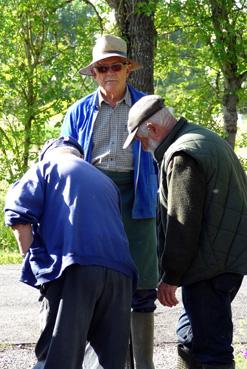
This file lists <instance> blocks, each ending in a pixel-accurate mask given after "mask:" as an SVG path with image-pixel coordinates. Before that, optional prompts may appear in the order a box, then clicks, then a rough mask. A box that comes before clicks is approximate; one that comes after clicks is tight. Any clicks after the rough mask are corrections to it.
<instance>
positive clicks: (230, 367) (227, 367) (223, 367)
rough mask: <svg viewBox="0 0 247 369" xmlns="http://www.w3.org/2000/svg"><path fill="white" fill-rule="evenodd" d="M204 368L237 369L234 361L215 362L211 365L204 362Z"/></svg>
mask: <svg viewBox="0 0 247 369" xmlns="http://www.w3.org/2000/svg"><path fill="white" fill-rule="evenodd" d="M203 369H235V362H234V361H232V362H231V363H229V364H223V365H222V364H214V365H209V364H204V365H203Z"/></svg>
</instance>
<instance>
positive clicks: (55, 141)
mask: <svg viewBox="0 0 247 369" xmlns="http://www.w3.org/2000/svg"><path fill="white" fill-rule="evenodd" d="M64 146H72V147H75V148H76V149H77V150H78V151H79V153H80V154H81V155H82V156H83V148H82V147H81V145H80V144H79V143H78V142H77V141H76V140H75V139H74V138H73V137H71V136H61V137H58V138H51V139H50V140H48V141H46V142H45V144H44V146H43V147H42V149H41V150H40V153H39V160H43V159H44V156H45V154H47V153H48V152H49V151H50V150H53V149H55V148H57V147H64Z"/></svg>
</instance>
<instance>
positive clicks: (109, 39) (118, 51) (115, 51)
mask: <svg viewBox="0 0 247 369" xmlns="http://www.w3.org/2000/svg"><path fill="white" fill-rule="evenodd" d="M111 56H120V57H121V58H124V59H126V61H128V63H129V64H130V67H131V71H133V70H137V69H140V68H142V66H141V64H139V63H137V62H136V61H134V60H131V59H129V58H128V57H127V44H126V42H125V41H124V40H123V39H122V38H120V37H117V36H112V35H105V36H102V37H100V38H98V39H97V40H96V43H95V46H94V48H93V60H92V62H91V63H90V64H89V65H88V66H87V67H85V68H82V69H80V70H79V73H80V74H84V75H87V76H92V72H91V69H92V66H93V65H94V64H95V63H97V62H98V61H100V60H103V59H106V58H110V57H111Z"/></svg>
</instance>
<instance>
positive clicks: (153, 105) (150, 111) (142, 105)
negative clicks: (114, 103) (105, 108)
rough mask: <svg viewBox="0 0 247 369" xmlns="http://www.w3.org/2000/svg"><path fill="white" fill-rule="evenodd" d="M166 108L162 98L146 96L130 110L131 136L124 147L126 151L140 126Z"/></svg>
mask: <svg viewBox="0 0 247 369" xmlns="http://www.w3.org/2000/svg"><path fill="white" fill-rule="evenodd" d="M164 107H165V106H164V100H163V98H162V97H161V96H159V95H146V96H143V97H142V98H141V99H140V100H138V101H137V102H136V103H135V104H134V105H133V106H132V107H131V108H130V111H129V118H128V131H129V135H128V137H127V139H126V141H125V143H124V145H123V149H126V148H127V147H128V146H129V145H130V144H131V143H132V141H133V140H134V138H135V135H136V132H137V130H138V128H139V127H140V125H141V124H142V123H144V122H146V121H147V120H148V119H150V118H151V117H152V116H153V115H154V114H155V113H157V112H158V111H159V110H161V109H162V108H164Z"/></svg>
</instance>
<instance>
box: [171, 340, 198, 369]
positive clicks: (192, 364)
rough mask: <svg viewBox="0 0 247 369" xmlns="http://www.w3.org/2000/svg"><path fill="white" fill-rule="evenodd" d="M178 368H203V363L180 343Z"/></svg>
mask: <svg viewBox="0 0 247 369" xmlns="http://www.w3.org/2000/svg"><path fill="white" fill-rule="evenodd" d="M177 349H178V357H177V369H203V366H202V364H200V363H198V361H197V360H196V359H195V358H194V357H193V356H192V355H191V354H190V351H189V349H188V348H187V347H185V346H183V345H178V347H177Z"/></svg>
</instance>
